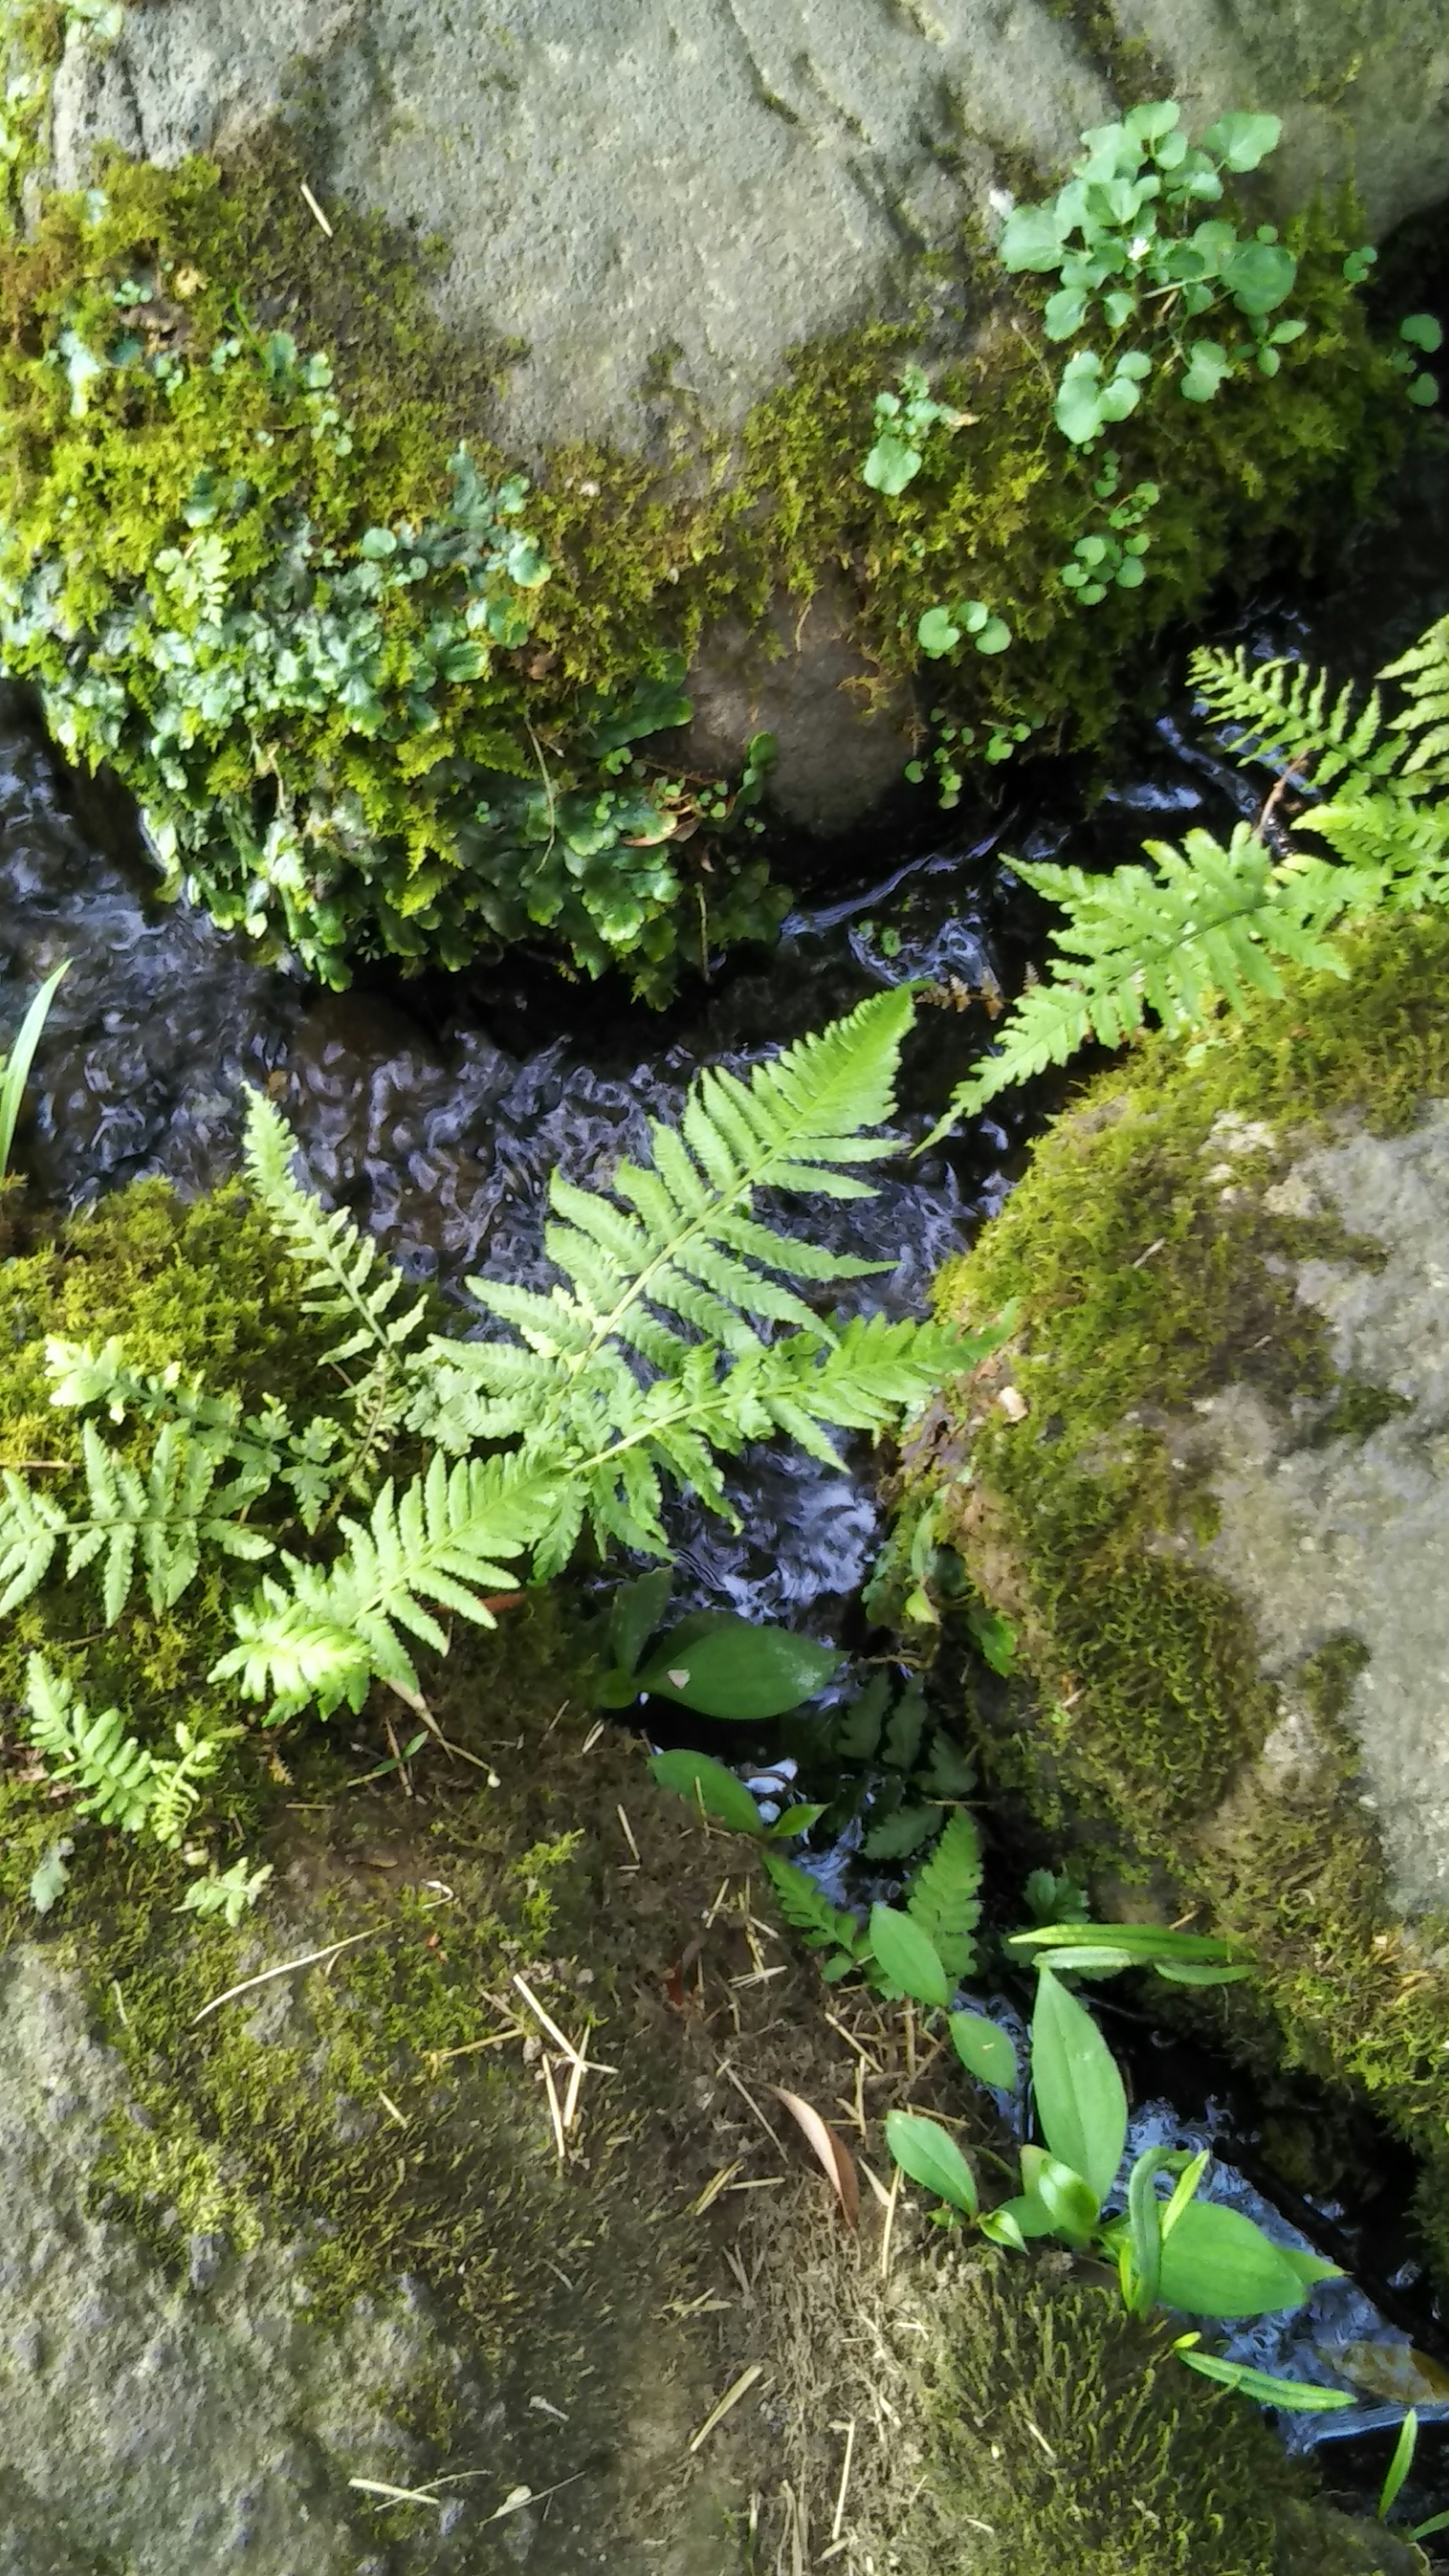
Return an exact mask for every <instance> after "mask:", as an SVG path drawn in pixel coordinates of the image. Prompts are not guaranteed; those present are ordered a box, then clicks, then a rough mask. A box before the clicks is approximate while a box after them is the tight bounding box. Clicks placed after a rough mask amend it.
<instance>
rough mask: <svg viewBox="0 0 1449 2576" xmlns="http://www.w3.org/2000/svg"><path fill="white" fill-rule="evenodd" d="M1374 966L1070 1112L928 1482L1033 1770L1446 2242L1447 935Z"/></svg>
mask: <svg viewBox="0 0 1449 2576" xmlns="http://www.w3.org/2000/svg"><path fill="white" fill-rule="evenodd" d="M1345 954H1346V956H1347V958H1348V961H1349V963H1350V964H1351V966H1352V970H1353V971H1352V976H1351V980H1350V981H1348V982H1347V983H1346V984H1344V983H1340V982H1338V981H1337V980H1335V979H1333V978H1330V977H1319V978H1317V979H1302V978H1297V977H1295V978H1293V979H1291V980H1290V985H1289V988H1288V990H1287V991H1286V992H1285V994H1284V996H1283V998H1282V999H1281V1000H1278V1001H1275V1002H1272V1003H1267V1004H1265V1005H1263V1007H1262V1008H1261V1009H1259V1010H1258V1011H1257V1012H1256V1013H1255V1014H1254V1016H1253V1017H1252V1019H1251V1021H1250V1022H1249V1023H1248V1024H1247V1025H1246V1026H1243V1027H1236V1028H1235V1027H1233V1026H1231V1025H1229V1024H1223V1025H1222V1026H1221V1027H1220V1029H1219V1030H1218V1031H1216V1032H1214V1033H1213V1034H1211V1035H1210V1037H1209V1038H1208V1039H1207V1040H1205V1041H1204V1042H1202V1043H1199V1044H1198V1045H1196V1046H1194V1047H1193V1048H1191V1049H1187V1050H1184V1049H1183V1048H1182V1047H1181V1046H1180V1045H1179V1046H1176V1047H1174V1046H1173V1045H1171V1044H1170V1043H1169V1042H1168V1041H1166V1040H1163V1039H1152V1040H1149V1041H1148V1042H1147V1043H1145V1044H1144V1045H1143V1046H1142V1047H1141V1048H1139V1049H1138V1050H1136V1051H1135V1052H1134V1053H1133V1054H1132V1055H1131V1056H1130V1057H1129V1058H1128V1059H1127V1060H1126V1062H1125V1063H1123V1064H1122V1065H1121V1066H1120V1067H1119V1068H1117V1069H1116V1070H1114V1071H1112V1072H1109V1073H1107V1074H1105V1075H1103V1076H1102V1077H1101V1078H1100V1079H1099V1080H1098V1081H1096V1082H1095V1083H1094V1084H1092V1086H1091V1087H1090V1088H1089V1090H1088V1091H1087V1092H1086V1093H1085V1094H1084V1095H1083V1097H1082V1098H1081V1099H1080V1101H1079V1102H1078V1103H1077V1104H1075V1105H1074V1106H1073V1107H1072V1108H1070V1109H1069V1110H1068V1111H1067V1113H1066V1114H1064V1115H1063V1116H1062V1117H1061V1118H1060V1119H1059V1120H1058V1121H1057V1123H1056V1124H1055V1125H1054V1126H1053V1128H1052V1129H1051V1130H1050V1131H1049V1133H1048V1135H1047V1136H1046V1137H1045V1138H1044V1139H1043V1141H1042V1143H1041V1144H1040V1145H1039V1146H1038V1148H1037V1149H1036V1151H1035V1154H1034V1156H1033V1160H1032V1164H1031V1168H1030V1170H1029V1171H1028V1173H1027V1176H1026V1178H1025V1179H1024V1181H1023V1182H1022V1184H1021V1186H1020V1188H1019V1189H1018V1191H1017V1193H1016V1195H1015V1196H1014V1198H1013V1199H1012V1200H1011V1202H1010V1203H1009V1205H1008V1207H1007V1209H1006V1211H1005V1212H1004V1214H1003V1215H1002V1216H1001V1217H1000V1218H998V1219H997V1220H996V1221H995V1223H994V1224H993V1225H991V1226H990V1227H989V1228H988V1229H987V1231H986V1233H985V1235H984V1236H983V1238H982V1240H981V1242H980V1243H979V1245H978V1246H977V1248H976V1250H975V1251H974V1252H973V1253H972V1254H971V1255H970V1256H969V1257H967V1258H966V1259H964V1260H963V1261H962V1262H960V1263H959V1264H957V1265H954V1266H953V1267H951V1268H950V1269H948V1271H947V1272H946V1273H945V1275H944V1276H943V1278H942V1280H941V1282H940V1291H939V1293H940V1299H941V1303H942V1305H943V1307H944V1308H945V1310H946V1311H948V1312H950V1313H952V1314H956V1315H967V1314H969V1315H971V1316H972V1317H974V1318H975V1319H976V1320H977V1321H980V1320H981V1319H982V1318H983V1317H984V1316H985V1315H987V1314H993V1313H999V1312H1000V1311H1002V1310H1003V1309H1005V1308H1007V1307H1008V1306H1010V1307H1012V1309H1013V1311H1014V1318H1015V1320H1014V1327H1013V1333H1012V1338H1011V1340H1010V1342H1009V1344H1008V1345H1007V1347H1006V1349H1005V1350H1004V1351H1003V1352H1002V1353H1001V1354H1000V1355H999V1356H998V1357H997V1359H995V1360H994V1361H992V1362H989V1363H988V1364H987V1366H986V1368H985V1369H983V1370H982V1371H981V1372H979V1373H978V1376H977V1378H976V1380H975V1381H974V1382H973V1383H971V1384H968V1385H964V1386H962V1387H960V1388H958V1389H957V1390H956V1392H955V1393H954V1394H952V1395H950V1396H948V1397H947V1398H946V1399H945V1400H944V1401H943V1403H942V1405H941V1406H940V1408H939V1409H938V1411H937V1413H936V1416H935V1417H934V1419H933V1420H932V1421H931V1422H930V1423H929V1424H928V1425H927V1426H926V1428H925V1431H924V1434H923V1437H922V1440H921V1442H920V1445H919V1449H918V1452H917V1455H916V1459H915V1463H914V1468H913V1475H914V1477H915V1478H916V1479H917V1480H918V1481H917V1483H916V1487H915V1501H916V1505H917V1507H924V1504H925V1501H926V1498H927V1497H928V1496H929V1497H930V1498H931V1501H932V1505H933V1508H934V1511H935V1515H936V1527H937V1529H938V1532H939V1534H940V1536H941V1538H942V1540H943V1541H944V1542H945V1543H946V1544H947V1545H949V1546H951V1547H953V1548H955V1549H957V1550H959V1552H960V1555H961V1557H962V1559H963V1560H964V1563H965V1566H966V1569H967V1572H968V1574H969V1577H970V1579H971V1582H972V1583H973V1585H974V1586H975V1587H976V1588H977V1590H978V1591H979V1593H980V1595H981V1597H982V1598H983V1599H984V1600H985V1601H986V1602H987V1603H989V1604H990V1606H991V1607H992V1608H993V1609H994V1610H996V1611H998V1612H1000V1613H1001V1614H1003V1615H1004V1616H1005V1617H1006V1618H1008V1619H1009V1620H1010V1621H1011V1622H1012V1624H1013V1626H1014V1628H1015V1630H1016V1633H1017V1637H1018V1658H1019V1662H1018V1671H1017V1675H1016V1677H1015V1678H1014V1679H1012V1680H1011V1681H1009V1682H1007V1683H1005V1684H1000V1685H998V1684H996V1683H994V1682H992V1681H991V1680H990V1677H987V1678H986V1679H984V1680H983V1682H982V1683H981V1684H980V1685H979V1686H978V1687H977V1688H976V1689H975V1692H974V1694H973V1707H974V1718H973V1723H974V1724H975V1726H976V1727H977V1728H978V1730H979V1732H980V1734H981V1736H982V1739H983V1742H984V1744H985V1747H986V1749H987V1757H988V1761H989V1765H990V1769H991V1772H992V1776H993V1777H994V1779H995V1781H996V1782H997V1784H998V1786H999V1788H1000V1789H1002V1790H1003V1791H1004V1792H1005V1793H1006V1794H1007V1796H1008V1798H1009V1799H1010V1800H1012V1801H1014V1802H1015V1803H1016V1806H1017V1808H1018V1812H1019V1813H1020V1812H1023V1811H1024V1812H1025V1814H1027V1815H1029V1816H1030V1817H1031V1818H1032V1819H1034V1820H1035V1825H1036V1827H1037V1829H1038V1830H1039V1831H1040V1832H1041V1833H1042V1834H1043V1835H1045V1836H1046V1837H1048V1838H1049V1839H1050V1841H1051V1843H1052V1844H1053V1846H1054V1847H1055V1848H1057V1849H1062V1848H1067V1849H1072V1850H1075V1851H1076V1852H1077V1853H1078V1855H1079V1856H1080V1858H1081V1859H1082V1860H1083V1862H1084V1863H1085V1864H1086V1865H1087V1866H1088V1867H1089V1868H1090V1869H1091V1870H1092V1871H1093V1872H1094V1873H1095V1874H1096V1876H1097V1878H1098V1882H1099V1885H1100V1886H1101V1887H1102V1888H1103V1889H1104V1891H1109V1892H1110V1895H1111V1898H1112V1901H1113V1902H1115V1903H1116V1904H1117V1905H1118V1906H1119V1908H1122V1909H1124V1910H1126V1911H1129V1912H1130V1911H1133V1910H1139V1909H1140V1910H1145V1911H1147V1912H1161V1911H1163V1910H1164V1909H1165V1919H1169V1920H1171V1919H1175V1918H1176V1917H1177V1916H1178V1915H1179V1914H1181V1913H1182V1912H1183V1911H1184V1909H1186V1910H1188V1911H1190V1912H1191V1913H1192V1914H1193V1915H1194V1916H1195V1917H1196V1919H1198V1920H1199V1921H1200V1922H1201V1924H1202V1925H1203V1926H1204V1927H1205V1928H1206V1927H1207V1926H1209V1925H1210V1926H1211V1927H1212V1928H1213V1929H1214V1930H1216V1931H1219V1932H1224V1933H1228V1934H1230V1935H1231V1936H1233V1938H1234V1939H1235V1940H1237V1941H1238V1942H1240V1943H1241V1945H1242V1952H1243V1955H1244V1956H1245V1957H1247V1958H1250V1959H1251V1960H1252V1961H1253V1962H1254V1963H1255V1975H1254V1979H1253V1982H1252V1984H1251V1986H1250V1987H1248V1988H1245V1989H1242V1990H1234V1992H1233V1994H1232V1995H1231V1996H1230V1997H1229V1999H1228V2000H1227V2001H1225V2002H1220V2003H1219V2004H1217V2005H1215V2006H1214V2008H1213V2014H1212V2019H1213V2023H1214V2026H1215V2027H1217V2028H1218V2029H1219V2030H1220V2031H1224V2030H1225V2031H1226V2032H1227V2033H1228V2034H1229V2035H1230V2036H1231V2037H1232V2038H1233V2039H1234V2041H1235V2044H1237V2045H1239V2046H1243V2047H1246V2048H1248V2050H1249V2051H1250V2053H1253V2054H1255V2055H1257V2056H1258V2058H1259V2059H1260V2061H1261V2062H1264V2063H1266V2062H1268V2061H1270V2060H1271V2059H1272V2058H1273V2057H1274V2056H1275V2054H1276V2053H1277V2052H1279V2051H1280V2050H1286V2052H1287V2055H1288V2057H1289V2059H1290V2061H1293V2060H1296V2061H1297V2062H1299V2063H1301V2064H1305V2065H1307V2066H1308V2067H1310V2068H1311V2069H1313V2070H1314V2072H1315V2073H1317V2074H1319V2075H1321V2076H1326V2077H1331V2078H1335V2079H1341V2080H1346V2081H1348V2082H1350V2083H1352V2084H1354V2085H1356V2086H1358V2087H1361V2088H1363V2089H1364V2091H1365V2092H1366V2093H1367V2094H1368V2095H1369V2096H1370V2097H1371V2099H1372V2100H1373V2102H1374V2104H1375V2106H1376V2107H1377V2108H1378V2110H1379V2111H1380V2112H1381V2113H1382V2114H1384V2115H1385V2116H1386V2117H1387V2118H1388V2119H1389V2120H1390V2121H1391V2122H1392V2123H1393V2124H1394V2126H1396V2127H1397V2128H1398V2129H1399V2130H1400V2132H1401V2133H1402V2134H1403V2135H1404V2136H1405V2137H1406V2138H1407V2139H1409V2140H1410V2141H1411V2142H1412V2144H1413V2145H1414V2147H1415V2149H1416V2150H1417V2151H1418V2153H1419V2154H1420V2155H1421V2157H1422V2158H1423V2160H1424V2181H1423V2186H1422V2192H1421V2207H1420V2216H1421V2220H1422V2224H1423V2227H1424V2229H1425V2231H1426V2234H1427V2237H1428V2239H1429V2241H1430V2243H1431V2244H1432V2246H1433V2248H1434V2251H1435V2254H1436V2258H1437V2259H1438V2260H1439V2261H1440V2262H1441V2263H1442V2262H1444V2261H1445V2260H1446V2259H1449V2150H1446V2145H1445V2140H1446V2135H1449V2059H1446V2055H1445V2050H1444V2042H1443V2033H1444V2030H1445V2028H1446V2019H1445V2014H1446V2003H1449V1991H1446V1981H1449V1970H1446V1967H1445V1964H1444V1956H1445V1954H1444V1947H1443V1944H1444V1915H1445V1910H1446V1909H1445V1902H1444V1888H1443V1882H1442V1874H1441V1871H1442V1863H1441V1852H1442V1834H1441V1831H1440V1820H1441V1818H1442V1813H1443V1795H1444V1783H1443V1779H1442V1760H1443V1757H1442V1751H1441V1730H1440V1728H1439V1724H1438V1717H1437V1711H1438V1705H1439V1703H1438V1699H1437V1696H1436V1693H1437V1690H1438V1676H1439V1673H1440V1671H1441V1670H1442V1665H1443V1644H1442V1639H1441V1636H1440V1632H1439V1622H1440V1621H1441V1619H1442V1615H1443V1593H1442V1587H1441V1586H1440V1585H1439V1584H1438V1583H1437V1580H1435V1579H1434V1576H1433V1566H1434V1563H1435V1557H1434V1546H1435V1542H1434V1537H1433V1532H1434V1529H1435V1525H1436V1519H1437V1516H1438V1513H1439V1509H1440V1504H1439V1477H1440V1475H1441V1473H1442V1469H1441V1466H1440V1455H1441V1452H1440V1449H1439V1446H1438V1441H1439V1430H1438V1424H1439V1414H1440V1404H1441V1396H1440V1391H1439V1369H1438V1362H1437V1359H1436V1357H1435V1348H1436V1344H1435V1331H1436V1325H1435V1320H1434V1319H1435V1316H1436V1314H1437V1311H1438V1306H1437V1300H1438V1290H1437V1286H1436V1282H1437V1280H1438V1278H1439V1277H1440V1275H1441V1273H1440V1271H1439V1269H1438V1261H1439V1251H1438V1249H1437V1248H1436V1247H1437V1246H1438V1244H1439V1229H1440V1228H1441V1227H1442V1226H1443V1224H1444V1223H1445V1222H1446V1213H1445V1212H1446V1198H1445V1188H1444V1175H1443V1169H1442V1141H1441V1140H1442V1135H1443V1127H1444V1113H1443V1107H1442V1103H1443V1099H1444V1096H1445V1093H1446V1091H1449V1045H1446V1036H1445V1027H1446V1024H1445V1018H1444V1009H1443V991H1444V979H1445V975H1446V971H1449V933H1446V931H1445V929H1444V927H1443V926H1442V924H1441V923H1439V922H1438V921H1437V920H1425V919H1419V920H1409V921H1405V920H1403V919H1399V920H1396V921H1394V922H1392V924H1390V923H1383V924H1379V925H1377V926H1374V927H1372V928H1370V929H1367V930H1363V931H1359V932H1356V933H1355V934H1353V937H1352V939H1351V940H1350V941H1348V942H1346V946H1345ZM1003 1398H1004V1401H1003ZM1244 1996H1249V1997H1251V1998H1252V2001H1251V2002H1247V2003H1245V2002H1244V2000H1243V1998H1244Z"/></svg>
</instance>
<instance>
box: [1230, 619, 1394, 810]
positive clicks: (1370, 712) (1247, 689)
mask: <svg viewBox="0 0 1449 2576" xmlns="http://www.w3.org/2000/svg"><path fill="white" fill-rule="evenodd" d="M1188 672H1189V675H1190V677H1191V679H1192V683H1193V686H1194V687H1195V688H1196V690H1197V691H1198V694H1199V696H1200V697H1201V698H1202V699H1203V700H1204V702H1205V704H1206V706H1207V709H1208V712H1209V713H1210V714H1211V715H1212V716H1213V717H1214V718H1215V719H1216V721H1217V722H1218V723H1219V724H1224V725H1232V726H1234V727H1236V728H1237V739H1236V741H1235V742H1234V744H1233V746H1232V748H1233V756H1234V758H1235V759H1236V760H1240V761H1244V762H1246V761H1249V760H1255V761H1262V762H1264V763H1265V764H1266V765H1267V766H1269V767H1271V768H1274V769H1282V770H1285V771H1287V772H1289V773H1291V775H1292V776H1293V777H1294V778H1296V779H1298V780H1299V781H1300V782H1301V783H1302V784H1303V785H1304V786H1305V787H1312V788H1313V789H1314V790H1315V791H1316V792H1317V793H1318V794H1320V795H1322V794H1326V793H1327V791H1328V790H1329V789H1330V788H1331V787H1336V786H1338V785H1339V784H1340V783H1341V782H1342V781H1344V780H1345V779H1350V778H1351V779H1354V780H1356V781H1357V782H1358V783H1359V784H1360V785H1361V786H1366V785H1367V784H1368V783H1369V782H1370V781H1371V780H1373V779H1376V778H1384V777H1387V776H1388V775H1389V773H1390V771H1391V770H1393V769H1394V767H1395V766H1396V764H1397V762H1398V760H1399V758H1400V749H1401V747H1400V745H1399V744H1398V743H1397V742H1396V741H1395V740H1394V737H1393V732H1392V730H1391V728H1389V727H1388V726H1387V725H1386V723H1385V720H1384V712H1383V704H1382V701H1381V699H1380V697H1379V693H1378V690H1377V689H1373V690H1371V691H1370V692H1369V695H1368V697H1367V698H1366V699H1362V700H1361V699H1360V694H1359V691H1358V689H1357V688H1356V687H1355V686H1354V684H1353V683H1352V682H1351V681H1350V682H1348V683H1347V684H1346V685H1345V686H1344V687H1343V688H1341V689H1340V690H1339V691H1338V693H1337V695H1336V696H1333V695H1330V691H1329V680H1328V674H1327V672H1326V671H1315V670H1313V669H1311V668H1310V667H1309V666H1308V665H1307V664H1305V663H1302V662H1287V661H1280V662H1253V661H1250V660H1249V658H1248V653H1247V650H1246V647H1244V646H1243V645H1239V647H1238V650H1237V652H1236V653H1232V654H1229V653H1224V652H1221V651H1218V650H1215V649H1212V648H1210V647H1206V646H1205V647H1203V648H1202V649H1201V650H1199V651H1198V652H1196V653H1194V654H1193V656H1192V658H1191V660H1190V662H1189V664H1188ZM1383 676H1385V677H1388V676H1389V674H1387V673H1385V674H1384V675H1383Z"/></svg>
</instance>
